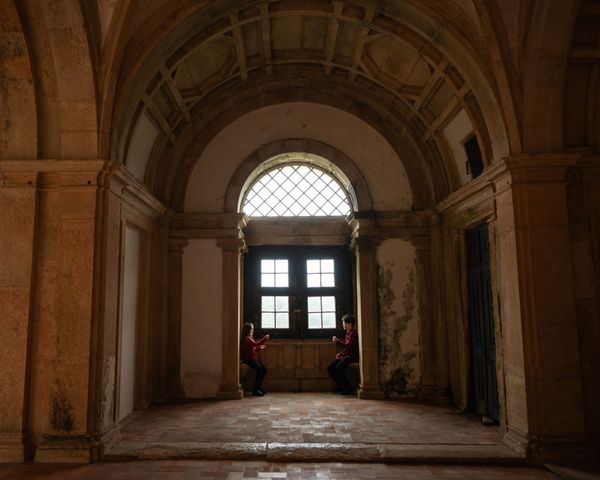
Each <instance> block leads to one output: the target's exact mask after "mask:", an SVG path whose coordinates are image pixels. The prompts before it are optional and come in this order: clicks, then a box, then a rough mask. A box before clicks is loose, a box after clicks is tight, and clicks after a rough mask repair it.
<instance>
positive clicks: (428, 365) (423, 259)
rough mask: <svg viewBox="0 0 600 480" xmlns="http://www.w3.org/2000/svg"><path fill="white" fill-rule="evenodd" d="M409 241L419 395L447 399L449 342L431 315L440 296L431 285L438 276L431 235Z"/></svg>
mask: <svg viewBox="0 0 600 480" xmlns="http://www.w3.org/2000/svg"><path fill="white" fill-rule="evenodd" d="M411 243H412V244H413V245H414V246H415V250H416V255H417V279H418V285H419V287H418V292H419V298H418V300H419V322H420V324H419V339H420V349H421V352H420V358H421V385H420V387H419V397H421V398H427V399H430V400H435V401H438V402H448V401H449V398H448V360H447V359H448V346H447V345H448V342H447V333H446V329H445V328H443V326H444V322H441V321H438V322H436V321H435V319H436V318H438V317H436V316H434V313H435V311H436V307H437V306H438V305H439V304H440V302H441V298H440V297H441V296H440V291H439V289H438V288H434V287H433V279H434V278H439V275H435V276H434V275H432V239H431V237H430V236H415V237H412V238H411ZM438 258H439V257H438Z"/></svg>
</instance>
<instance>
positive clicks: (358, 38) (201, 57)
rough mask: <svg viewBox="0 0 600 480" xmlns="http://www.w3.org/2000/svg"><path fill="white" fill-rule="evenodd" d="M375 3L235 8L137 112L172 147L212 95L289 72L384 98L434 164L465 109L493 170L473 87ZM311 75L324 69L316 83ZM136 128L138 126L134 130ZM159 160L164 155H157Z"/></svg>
mask: <svg viewBox="0 0 600 480" xmlns="http://www.w3.org/2000/svg"><path fill="white" fill-rule="evenodd" d="M232 3H233V4H234V5H235V2H229V4H232ZM379 3H380V2H361V4H354V3H353V2H342V1H337V0H335V1H325V0H322V1H308V0H307V1H302V2H299V1H294V0H282V1H260V2H259V1H255V2H246V3H244V4H241V5H240V4H239V3H237V6H238V8H234V9H232V10H229V11H223V12H221V15H220V16H219V17H215V18H212V21H211V22H210V23H205V24H202V26H201V28H199V27H197V28H195V29H192V30H190V32H189V34H188V35H187V40H186V41H184V42H180V44H179V45H178V46H176V47H174V48H172V49H171V50H170V53H169V54H168V55H166V56H164V55H163V56H162V58H155V59H154V62H155V64H156V65H158V67H157V68H155V74H154V75H153V77H152V80H151V81H150V82H147V83H146V86H145V87H144V88H143V91H142V92H141V93H140V94H139V100H138V101H139V102H140V104H141V105H142V108H141V109H140V108H137V111H138V112H143V113H144V114H146V115H147V116H148V118H149V119H150V120H151V121H152V122H153V123H154V125H155V126H156V128H157V129H158V130H159V131H160V132H162V134H163V135H164V136H165V137H166V138H167V139H168V140H167V144H166V145H168V143H171V144H172V145H174V144H175V143H176V142H177V141H178V138H179V137H180V136H181V135H182V133H183V132H185V131H186V130H187V129H192V130H194V128H193V125H194V123H197V122H198V119H196V118H195V116H196V115H199V114H202V115H206V109H205V108H204V107H203V105H209V104H211V102H210V97H211V96H212V95H213V94H214V93H215V92H216V91H218V90H222V89H227V88H229V89H230V92H231V96H232V97H234V96H236V95H238V94H239V93H240V92H239V91H238V90H239V89H240V88H242V89H243V88H244V85H245V84H247V83H249V82H250V80H251V79H266V78H271V79H272V78H279V77H280V76H281V78H282V79H283V81H284V82H285V81H287V80H286V77H287V75H288V74H287V73H285V72H287V71H289V70H290V69H292V70H294V71H297V72H298V77H297V79H296V81H297V83H299V84H300V83H303V82H304V83H305V84H306V85H310V83H311V81H312V79H314V78H318V77H321V76H323V77H324V78H327V77H332V78H337V79H339V80H341V81H343V82H345V83H348V84H351V85H354V86H355V92H354V95H355V96H356V98H357V99H361V98H362V99H367V98H369V97H370V96H371V95H370V94H371V93H372V91H380V92H382V93H383V92H385V95H380V97H382V98H386V102H389V101H390V99H391V102H392V103H393V105H389V103H388V105H386V106H389V107H390V108H389V111H390V112H392V111H393V112H395V114H396V115H400V117H401V118H400V120H401V121H402V122H404V123H406V124H407V125H409V126H410V128H409V129H408V131H410V132H411V134H412V135H414V136H416V137H417V138H416V139H415V141H416V143H417V144H420V145H421V147H420V148H421V149H424V150H435V152H433V151H430V152H427V151H425V152H424V155H425V156H426V157H431V158H430V161H436V160H434V159H435V158H436V157H438V158H440V157H441V156H442V155H441V153H440V152H443V151H445V150H447V149H445V148H443V146H442V148H440V146H439V144H440V143H443V139H440V138H439V136H440V132H441V131H442V130H443V128H444V127H445V126H446V125H447V124H448V123H449V122H450V121H451V120H452V119H453V118H454V116H455V115H456V114H457V113H459V112H460V111H461V109H464V110H465V111H467V113H468V115H469V117H470V119H471V123H472V124H473V125H474V127H475V130H476V132H477V134H478V137H479V138H480V141H481V143H482V147H483V151H484V154H485V156H486V159H487V160H488V161H489V160H491V156H492V148H491V146H490V144H491V141H490V138H489V135H488V132H487V131H486V128H485V124H484V123H483V118H482V112H481V109H480V108H479V106H478V104H477V102H476V101H474V94H473V92H472V90H471V87H470V85H469V84H468V83H467V82H466V81H465V80H464V79H463V77H462V75H461V74H460V73H459V72H458V70H457V69H456V68H455V67H454V65H453V64H452V63H451V62H450V61H449V60H448V58H445V57H444V55H443V54H442V53H441V52H440V50H439V49H438V48H436V47H435V46H434V45H433V44H432V43H431V42H430V41H428V40H427V39H426V38H424V37H423V36H422V35H421V34H419V33H418V32H417V31H416V30H414V29H412V28H409V26H407V25H404V24H402V23H401V22H400V21H399V19H398V18H395V17H393V16H392V15H390V14H389V9H386V8H377V6H378V4H379ZM363 4H364V5H363ZM240 7H241V8H240ZM149 56H150V57H151V56H152V52H149ZM315 68H318V69H320V72H319V73H318V74H317V73H316V71H315ZM482 81H485V79H483V80H482ZM269 83H270V84H272V85H276V84H277V82H273V81H269ZM334 83H335V82H334ZM234 86H235V87H234ZM274 88H276V87H274ZM263 94H264V92H263ZM332 95H335V92H332ZM134 97H135V95H133V96H132V97H130V98H134ZM365 101H366V100H365ZM221 107H222V106H221ZM130 108H131V107H130ZM134 110H135V108H134ZM376 110H377V109H376ZM132 111H133V110H132ZM134 123H135V119H133V122H132V123H131V125H130V129H133V125H134ZM200 123H202V122H200ZM129 136H130V135H129ZM168 150H169V152H171V154H169V159H168V161H169V162H170V163H172V164H173V166H172V168H173V169H174V170H178V168H177V166H176V165H175V164H176V163H177V160H176V159H175V160H174V159H173V157H172V149H171V148H169V149H168ZM155 155H159V156H160V155H161V154H160V152H157V149H156V148H155ZM163 156H165V155H164V154H163ZM153 163H154V164H155V165H158V164H159V163H160V161H157V159H154V160H153ZM426 167H428V166H423V167H422V168H426ZM451 170H452V168H446V169H445V170H444V168H442V170H441V171H440V172H439V174H443V175H446V176H448V175H450V177H451V176H452V171H451ZM149 177H154V178H156V175H155V174H152V173H149ZM453 181H454V180H453V179H452V178H447V179H446V180H445V181H444V182H443V184H444V185H446V188H444V190H447V189H448V188H450V189H452V188H453V186H452V185H453ZM438 193H439V194H442V193H443V194H447V193H449V192H448V191H445V192H438ZM437 196H438V195H437V194H434V195H433V197H437Z"/></svg>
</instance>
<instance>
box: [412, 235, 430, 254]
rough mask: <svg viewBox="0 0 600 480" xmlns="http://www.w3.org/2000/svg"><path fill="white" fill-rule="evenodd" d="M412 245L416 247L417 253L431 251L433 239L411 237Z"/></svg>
mask: <svg viewBox="0 0 600 480" xmlns="http://www.w3.org/2000/svg"><path fill="white" fill-rule="evenodd" d="M410 243H411V244H412V245H413V246H414V247H415V249H416V250H417V252H429V251H431V238H430V237H429V236H428V235H427V236H418V237H411V238H410Z"/></svg>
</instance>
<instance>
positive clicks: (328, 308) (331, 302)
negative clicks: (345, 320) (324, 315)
mask: <svg viewBox="0 0 600 480" xmlns="http://www.w3.org/2000/svg"><path fill="white" fill-rule="evenodd" d="M322 299H323V311H324V312H335V297H322Z"/></svg>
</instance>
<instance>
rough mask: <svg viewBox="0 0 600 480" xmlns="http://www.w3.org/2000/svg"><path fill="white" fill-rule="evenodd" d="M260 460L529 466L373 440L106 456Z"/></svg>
mask: <svg viewBox="0 0 600 480" xmlns="http://www.w3.org/2000/svg"><path fill="white" fill-rule="evenodd" d="M134 460H260V461H267V462H278V463H290V462H360V463H406V464H419V463H427V464H432V463H442V464H479V465H484V464H485V465H525V464H526V459H525V457H524V456H521V455H519V454H517V453H515V452H514V451H512V450H510V449H509V448H507V447H505V446H503V445H480V444H472V445H471V444H461V445H457V444H452V445H449V444H428V445H426V444H406V443H402V444H367V443H351V444H349V443H242V442H239V443H200V442H172V443H158V442H152V443H145V444H129V445H121V446H117V447H115V448H113V449H111V450H109V451H108V452H106V453H105V455H104V457H103V459H102V461H105V462H106V461H108V462H123V461H134Z"/></svg>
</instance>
